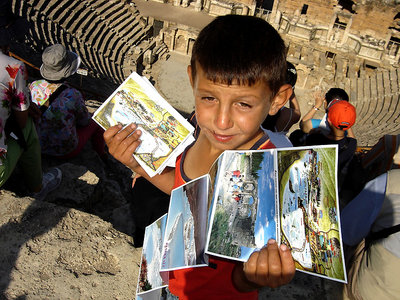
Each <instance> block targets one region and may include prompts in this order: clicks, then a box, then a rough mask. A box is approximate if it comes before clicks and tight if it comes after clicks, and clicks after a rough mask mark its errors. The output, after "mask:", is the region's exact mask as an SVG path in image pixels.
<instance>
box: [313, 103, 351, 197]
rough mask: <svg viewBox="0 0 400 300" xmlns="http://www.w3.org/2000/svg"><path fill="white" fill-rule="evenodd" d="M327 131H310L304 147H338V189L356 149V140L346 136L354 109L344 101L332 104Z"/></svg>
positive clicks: (329, 110)
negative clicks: (334, 145) (335, 145)
mask: <svg viewBox="0 0 400 300" xmlns="http://www.w3.org/2000/svg"><path fill="white" fill-rule="evenodd" d="M327 122H328V126H329V129H330V130H329V131H327V130H322V129H320V128H315V129H313V130H311V131H310V133H309V134H308V135H307V137H306V143H305V144H306V145H307V146H311V145H330V144H337V145H338V146H339V149H338V151H339V153H338V188H339V192H340V190H341V186H342V184H343V182H344V179H345V178H346V174H347V168H348V166H349V164H350V162H351V160H352V159H353V156H354V153H355V152H356V149H357V140H356V139H355V138H352V137H350V136H346V131H347V130H349V129H350V128H351V127H352V126H353V125H354V123H355V122H356V109H355V107H354V106H353V105H351V104H350V103H349V102H347V101H345V100H340V101H336V102H332V103H331V105H330V107H329V109H328V114H327Z"/></svg>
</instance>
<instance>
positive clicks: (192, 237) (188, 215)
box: [161, 175, 211, 271]
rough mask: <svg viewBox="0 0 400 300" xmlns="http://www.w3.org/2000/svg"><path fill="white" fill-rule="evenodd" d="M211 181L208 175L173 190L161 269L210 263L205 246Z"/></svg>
mask: <svg viewBox="0 0 400 300" xmlns="http://www.w3.org/2000/svg"><path fill="white" fill-rule="evenodd" d="M209 181H210V178H209V176H208V175H205V176H202V177H199V178H197V179H195V180H193V181H191V182H189V183H187V184H185V185H183V186H180V187H178V188H176V189H174V190H173V191H172V193H171V199H170V204H169V209H168V220H167V225H166V230H165V237H164V241H163V247H162V255H161V257H162V261H161V270H162V271H167V270H174V269H181V268H185V267H195V266H207V261H208V259H207V258H206V257H205V253H204V247H205V244H206V234H207V219H208V218H207V216H208V210H209V208H210V203H209V202H208V201H209V199H211V198H210V197H209V195H208V190H209V188H208V186H209Z"/></svg>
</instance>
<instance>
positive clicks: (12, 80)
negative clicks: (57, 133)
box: [0, 1, 62, 200]
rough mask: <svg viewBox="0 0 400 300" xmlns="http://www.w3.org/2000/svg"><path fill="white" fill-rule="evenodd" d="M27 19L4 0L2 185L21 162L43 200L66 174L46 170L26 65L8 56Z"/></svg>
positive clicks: (0, 21) (0, 12)
mask: <svg viewBox="0 0 400 300" xmlns="http://www.w3.org/2000/svg"><path fill="white" fill-rule="evenodd" d="M23 23H24V22H21V21H19V20H18V18H16V17H15V16H14V15H13V14H12V11H11V2H10V1H2V2H1V3H0V49H1V51H0V187H1V186H2V185H3V184H4V183H5V182H6V181H7V179H8V178H9V177H10V176H11V174H12V172H13V171H14V169H15V166H16V165H17V163H18V164H19V165H20V167H21V169H22V172H23V175H24V179H25V183H26V185H27V186H28V188H29V189H30V190H31V191H32V192H34V194H33V196H34V197H35V198H36V199H39V200H43V199H44V198H45V197H46V195H47V193H48V192H50V191H52V190H54V189H55V188H56V187H57V186H58V185H59V184H60V182H61V177H62V174H61V170H60V169H58V168H52V169H50V170H49V171H48V172H47V173H46V174H43V173H42V165H41V154H40V145H39V140H38V136H37V133H36V130H35V126H34V124H33V121H32V119H31V118H30V116H29V113H28V110H29V108H30V100H29V92H28V89H27V86H26V78H27V72H26V69H25V65H24V64H23V63H22V62H21V61H19V60H17V59H14V58H11V57H9V56H8V49H9V46H10V44H11V41H12V39H14V38H19V37H22V36H23V35H24V32H25V31H26V30H24V28H21V24H23ZM21 34H22V36H21Z"/></svg>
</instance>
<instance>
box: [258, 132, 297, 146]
mask: <svg viewBox="0 0 400 300" xmlns="http://www.w3.org/2000/svg"><path fill="white" fill-rule="evenodd" d="M263 131H264V133H266V134H267V135H268V137H269V140H270V141H271V143H272V144H274V146H275V147H276V148H286V147H293V144H292V142H291V141H290V140H289V138H288V137H287V136H286V135H285V134H283V133H281V132H273V131H270V130H268V129H263Z"/></svg>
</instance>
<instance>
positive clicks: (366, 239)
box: [340, 157, 400, 300]
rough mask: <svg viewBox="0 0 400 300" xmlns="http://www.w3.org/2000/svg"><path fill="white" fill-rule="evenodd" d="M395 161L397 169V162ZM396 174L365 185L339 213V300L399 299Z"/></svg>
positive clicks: (399, 209) (398, 172) (399, 203)
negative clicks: (342, 260) (342, 277)
mask: <svg viewBox="0 0 400 300" xmlns="http://www.w3.org/2000/svg"><path fill="white" fill-rule="evenodd" d="M396 159H397V162H396V164H397V166H398V165H399V164H400V159H399V158H398V157H397V158H396V157H395V161H396ZM399 182H400V170H399V169H396V170H393V169H392V170H389V171H388V172H386V173H383V174H382V175H380V176H378V177H376V178H374V179H373V180H371V181H369V182H368V183H367V184H366V185H365V187H364V189H363V190H362V191H361V192H360V193H359V194H358V195H357V196H356V197H355V198H354V199H353V200H351V201H350V203H349V204H347V205H346V206H345V207H344V209H343V210H342V212H341V217H340V221H341V228H342V238H343V243H344V244H345V245H346V247H347V248H345V254H346V268H347V273H348V276H347V277H348V284H347V285H345V287H344V298H343V299H352V300H353V299H356V300H362V299H363V300H368V299H398V298H399V295H400V285H399V284H398V278H399V276H400V232H399V230H400V185H399Z"/></svg>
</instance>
